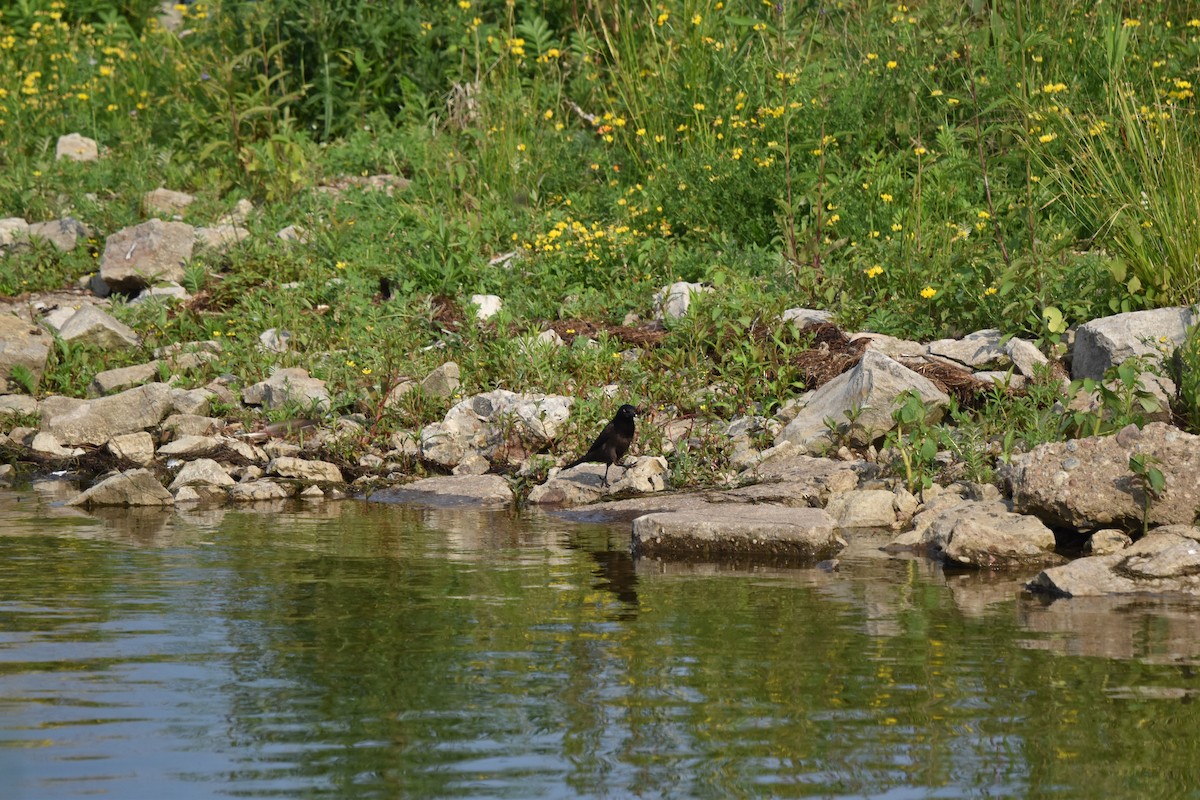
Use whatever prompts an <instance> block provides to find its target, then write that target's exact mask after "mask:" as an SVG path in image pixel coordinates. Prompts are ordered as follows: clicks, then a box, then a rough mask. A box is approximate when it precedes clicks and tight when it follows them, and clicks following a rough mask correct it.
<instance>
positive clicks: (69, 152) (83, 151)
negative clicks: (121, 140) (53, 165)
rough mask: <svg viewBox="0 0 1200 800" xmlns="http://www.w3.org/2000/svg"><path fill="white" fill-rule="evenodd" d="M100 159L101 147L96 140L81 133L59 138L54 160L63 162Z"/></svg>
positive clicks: (55, 147)
mask: <svg viewBox="0 0 1200 800" xmlns="http://www.w3.org/2000/svg"><path fill="white" fill-rule="evenodd" d="M99 158H100V146H99V145H97V144H96V140H95V139H89V138H88V137H86V136H84V135H83V134H81V133H68V134H66V135H65V136H60V137H58V143H57V144H55V146H54V160H55V161H62V160H63V159H66V160H68V161H96V160H97V159H99Z"/></svg>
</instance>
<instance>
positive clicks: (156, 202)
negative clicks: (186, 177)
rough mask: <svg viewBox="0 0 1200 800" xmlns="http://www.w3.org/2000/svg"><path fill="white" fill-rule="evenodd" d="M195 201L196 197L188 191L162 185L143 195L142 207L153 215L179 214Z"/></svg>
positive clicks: (148, 213)
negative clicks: (178, 190) (179, 190)
mask: <svg viewBox="0 0 1200 800" xmlns="http://www.w3.org/2000/svg"><path fill="white" fill-rule="evenodd" d="M194 202H196V198H195V197H193V196H192V195H190V194H188V193H187V192H177V191H175V190H173V189H166V188H164V187H162V186H160V187H158V188H157V189H155V190H154V191H152V192H146V193H145V194H144V195H142V209H143V210H145V212H146V214H147V215H151V216H153V215H155V214H166V215H168V216H169V215H171V214H178V213H180V212H182V211H183V210H184V209H185V208H187V207H188V206H190V205H191V204H192V203H194Z"/></svg>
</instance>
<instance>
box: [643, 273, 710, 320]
mask: <svg viewBox="0 0 1200 800" xmlns="http://www.w3.org/2000/svg"><path fill="white" fill-rule="evenodd" d="M711 291H712V288H711V287H708V286H705V285H703V284H700V283H688V282H687V281H677V282H675V283H672V284H671V285H670V286H664V287H663V288H661V289H659V290H658V292H657V293H655V295H654V318H655V319H658V320H661V319H664V318H665V319H679V318H680V317H683V316H686V315H687V313H688V309H689V308H690V307H691V305H692V295H697V294H706V293H708V292H711Z"/></svg>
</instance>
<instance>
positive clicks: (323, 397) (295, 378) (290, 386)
mask: <svg viewBox="0 0 1200 800" xmlns="http://www.w3.org/2000/svg"><path fill="white" fill-rule="evenodd" d="M242 402H244V403H245V404H246V405H250V406H262V407H263V408H267V409H274V408H281V407H282V406H284V405H286V404H287V403H294V404H296V405H298V406H300V407H301V408H308V407H310V406H316V407H317V408H321V409H327V408H329V402H330V401H329V391H328V390H327V389H326V388H325V381H322V380H318V379H317V378H313V377H310V376H309V374H308V370H306V369H301V368H299V367H291V368H289V369H279V370H275V372H273V373H271V377H269V378H267V379H266V380H265V381H260V382H259V383H256V384H254V385H253V386H248V387H247V388H246V389H245V390H243V392H242Z"/></svg>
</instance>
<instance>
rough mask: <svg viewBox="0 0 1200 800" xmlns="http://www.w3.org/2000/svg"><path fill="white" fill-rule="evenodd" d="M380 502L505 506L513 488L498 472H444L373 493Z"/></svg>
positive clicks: (510, 500)
mask: <svg viewBox="0 0 1200 800" xmlns="http://www.w3.org/2000/svg"><path fill="white" fill-rule="evenodd" d="M369 499H370V500H371V501H373V502H379V503H416V504H418V505H427V506H438V507H453V506H506V505H511V504H512V502H513V492H512V488H511V487H510V486H509V485H508V481H506V480H504V478H502V477H500V476H499V475H443V476H438V477H434V478H424V479H422V480H419V481H413V482H412V483H410V484H407V485H405V486H401V487H398V488H395V489H384V490H383V491H379V492H375V493H374V494H372V495H371V496H370V498H369Z"/></svg>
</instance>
